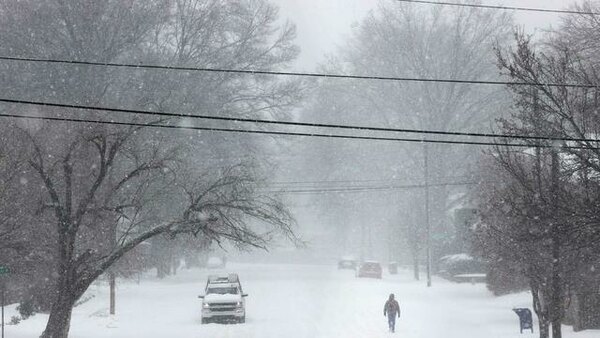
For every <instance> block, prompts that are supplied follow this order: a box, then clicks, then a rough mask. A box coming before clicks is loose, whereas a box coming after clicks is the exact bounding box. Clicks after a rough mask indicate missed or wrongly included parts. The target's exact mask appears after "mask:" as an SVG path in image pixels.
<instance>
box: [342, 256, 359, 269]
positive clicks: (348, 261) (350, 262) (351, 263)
mask: <svg viewBox="0 0 600 338" xmlns="http://www.w3.org/2000/svg"><path fill="white" fill-rule="evenodd" d="M356 265H357V263H356V260H355V259H354V258H352V257H342V258H340V260H339V261H338V269H340V270H341V269H349V270H356Z"/></svg>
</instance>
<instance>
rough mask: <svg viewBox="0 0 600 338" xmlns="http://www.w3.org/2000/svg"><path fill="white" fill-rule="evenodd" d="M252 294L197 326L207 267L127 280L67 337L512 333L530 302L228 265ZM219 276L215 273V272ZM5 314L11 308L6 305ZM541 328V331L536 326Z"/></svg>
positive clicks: (314, 270) (297, 269)
mask: <svg viewBox="0 0 600 338" xmlns="http://www.w3.org/2000/svg"><path fill="white" fill-rule="evenodd" d="M228 270H231V271H236V272H238V273H239V275H240V279H241V281H242V283H243V286H244V291H245V292H247V293H248V294H249V297H248V298H247V322H246V324H236V325H224V324H208V325H201V324H200V304H201V301H200V300H199V299H198V298H197V295H198V294H199V293H200V292H201V290H202V288H203V285H204V283H205V281H206V276H207V275H208V274H209V273H212V272H210V271H207V270H182V271H180V273H179V274H178V275H177V276H174V277H170V278H167V279H164V280H156V279H154V278H148V279H144V280H142V281H141V282H140V284H139V285H138V284H136V283H135V282H130V281H125V282H121V283H120V285H119V288H118V295H117V315H116V317H115V318H109V317H108V316H107V315H106V314H107V312H108V287H107V286H106V285H105V284H100V283H99V284H98V285H96V286H94V287H93V288H92V289H91V290H90V292H89V294H90V295H92V294H93V295H95V297H94V298H92V299H91V300H89V301H88V302H86V303H84V304H82V305H80V306H78V307H77V308H76V309H75V311H74V314H73V319H72V327H71V337H73V338H96V337H98V338H100V337H123V338H125V337H127V338H129V337H144V338H153V337H157V338H159V337H160V338H164V337H184V338H185V337H210V338H220V337H223V338H224V337H236V338H246V337H257V338H258V337H260V338H267V337H274V338H275V337H276V338H281V337H284V338H297V337H357V338H358V337H361V338H362V337H390V336H399V337H412V338H438V337H439V338H442V337H446V338H455V337H456V338H459V337H460V338H468V337H474V338H481V337H485V338H505V337H506V338H508V337H515V338H516V337H527V336H529V337H537V334H535V335H532V334H530V333H524V335H520V334H519V330H518V319H517V316H516V315H515V314H514V313H513V312H512V311H511V308H513V307H517V306H519V307H520V306H527V307H531V305H530V297H529V296H528V295H527V294H526V293H523V294H519V295H510V296H505V297H500V298H495V297H493V296H491V294H489V293H488V292H487V291H486V289H485V286H484V285H470V284H460V285H459V284H453V283H449V282H446V281H444V280H440V279H434V286H433V287H432V288H427V287H426V286H425V284H424V282H415V281H414V280H413V279H412V278H411V273H410V272H408V271H402V270H401V271H400V274H399V275H396V276H390V275H387V274H384V278H383V279H382V280H373V279H357V278H355V277H354V274H353V271H344V270H342V271H340V270H337V269H336V268H335V267H331V266H309V265H233V264H232V265H231V266H230V268H229V269H228ZM213 272H214V271H213ZM390 293H395V294H396V296H397V298H398V299H399V301H400V307H401V309H402V318H401V319H400V322H399V323H398V326H397V332H396V333H395V334H391V333H388V332H387V322H386V319H385V318H384V317H383V313H382V311H383V303H384V302H385V300H386V298H387V296H388V295H389V294H390ZM8 313H9V316H8V317H10V314H11V313H14V307H11V308H9V311H8ZM46 319H47V316H45V315H36V316H34V317H32V318H30V319H28V320H26V321H23V322H22V323H21V324H19V325H17V326H8V327H7V328H6V333H7V335H6V336H7V337H10V338H24V337H37V336H39V334H40V332H41V331H42V330H43V327H44V324H45V321H46ZM536 331H537V330H536ZM565 331H566V334H565V337H567V338H592V337H599V336H600V332H598V331H595V332H591V331H588V332H583V333H577V334H575V333H572V332H571V329H570V328H569V327H565Z"/></svg>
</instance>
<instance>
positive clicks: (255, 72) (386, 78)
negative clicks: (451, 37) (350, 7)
mask: <svg viewBox="0 0 600 338" xmlns="http://www.w3.org/2000/svg"><path fill="white" fill-rule="evenodd" d="M0 60H4V61H22V62H43V63H59V64H72V65H86V66H103V67H120V68H134V69H163V70H179V71H198V72H211V73H232V74H247V75H273V76H295V77H313V78H333V79H355V80H379V81H401V82H434V83H453V84H475V85H502V86H545V87H564V88H598V87H600V85H594V84H578V83H550V82H539V83H531V82H514V81H484V80H464V79H439V78H418V77H398V76H374V75H346V74H331V73H311V72H284V71H270V70H253V69H232V68H208V67H185V66H165V65H150V64H141V63H140V64H133V63H115V62H95V61H78V60H61V59H49V58H30V57H12V56H0Z"/></svg>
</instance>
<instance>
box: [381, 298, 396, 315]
mask: <svg viewBox="0 0 600 338" xmlns="http://www.w3.org/2000/svg"><path fill="white" fill-rule="evenodd" d="M396 314H398V318H400V305H398V302H397V301H396V300H394V299H388V301H387V302H385V305H384V306H383V315H384V316H385V315H390V316H395V315H396Z"/></svg>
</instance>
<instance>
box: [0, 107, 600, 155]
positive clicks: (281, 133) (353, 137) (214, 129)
mask: <svg viewBox="0 0 600 338" xmlns="http://www.w3.org/2000/svg"><path fill="white" fill-rule="evenodd" d="M0 117H5V118H16V119H29V120H45V121H59V122H75V123H93V124H107V125H117V126H130V127H149V128H165V129H181V130H196V131H212V132H230V133H239V134H262V135H276V136H300V137H318V138H334V139H349V140H371V141H395V142H411V143H434V144H452V145H477V146H502V147H516V148H532V147H539V148H560V149H581V150H585V149H588V150H591V149H594V150H600V147H587V146H556V145H547V144H536V145H531V144H525V143H499V142H476V141H453V140H431V139H425V138H423V139H411V138H396V137H376V136H358V135H340V134H320V133H305V132H285V131H272V130H251V129H235V128H219V127H198V126H181V125H168V124H150V123H139V122H120V121H106V120H90V119H74V118H64V117H49V116H34V115H22V114H6V113H0Z"/></svg>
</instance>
